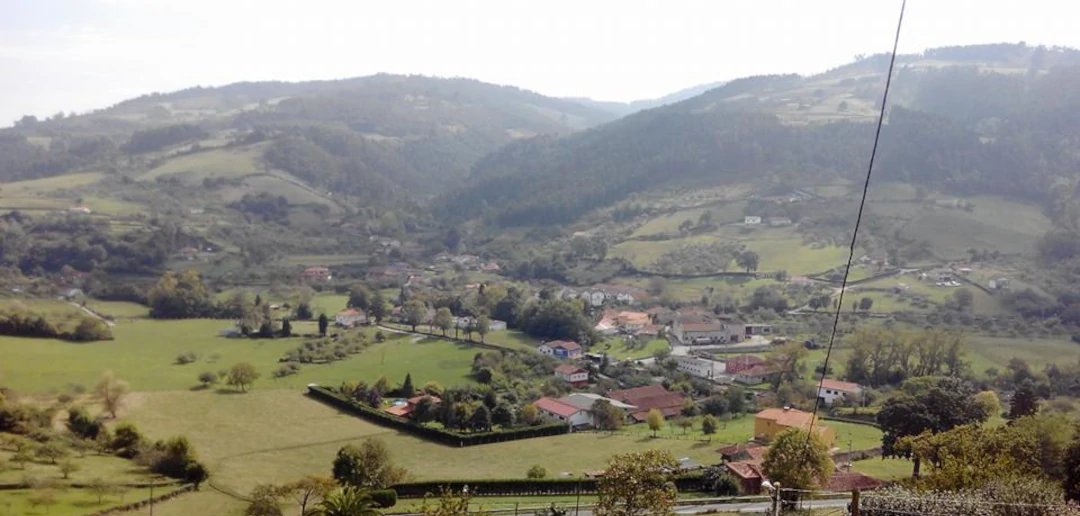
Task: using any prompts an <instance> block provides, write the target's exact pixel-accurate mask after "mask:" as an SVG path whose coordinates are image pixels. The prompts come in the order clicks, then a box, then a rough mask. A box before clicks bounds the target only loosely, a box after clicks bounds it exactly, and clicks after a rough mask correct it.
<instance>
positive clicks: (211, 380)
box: [199, 371, 218, 387]
mask: <svg viewBox="0 0 1080 516" xmlns="http://www.w3.org/2000/svg"><path fill="white" fill-rule="evenodd" d="M217 381H218V375H217V373H214V372H211V371H204V372H202V373H199V383H201V384H202V385H203V387H210V386H211V385H213V384H215V383H217Z"/></svg>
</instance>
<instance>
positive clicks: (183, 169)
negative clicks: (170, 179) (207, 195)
mask: <svg viewBox="0 0 1080 516" xmlns="http://www.w3.org/2000/svg"><path fill="white" fill-rule="evenodd" d="M262 152H263V146H262V145H252V146H249V147H240V148H235V149H215V150H211V151H206V152H199V153H195V154H188V155H186V156H178V157H175V158H171V159H169V160H168V161H166V162H165V163H164V164H162V165H161V166H159V167H157V168H154V169H152V170H150V171H148V172H146V173H144V174H142V175H140V176H139V180H140V181H154V180H156V179H157V178H159V177H166V176H179V178H180V179H182V180H183V181H184V182H187V183H191V184H194V183H198V182H200V181H202V180H203V179H204V178H212V177H225V178H229V177H242V176H247V175H251V174H257V173H259V172H261V170H260V167H259V165H258V159H259V158H260V157H261V156H262Z"/></svg>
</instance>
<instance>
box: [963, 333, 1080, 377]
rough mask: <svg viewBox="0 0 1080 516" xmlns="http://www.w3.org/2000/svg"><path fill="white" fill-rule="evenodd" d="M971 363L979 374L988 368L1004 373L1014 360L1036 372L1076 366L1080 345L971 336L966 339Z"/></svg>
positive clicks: (1053, 340)
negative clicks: (1053, 366) (1053, 365)
mask: <svg viewBox="0 0 1080 516" xmlns="http://www.w3.org/2000/svg"><path fill="white" fill-rule="evenodd" d="M964 342H965V344H966V346H965V347H966V349H967V352H968V353H967V357H966V358H967V360H969V361H971V368H972V370H973V371H974V372H975V373H977V374H982V373H983V371H985V370H986V368H988V367H996V368H998V369H999V370H1002V369H1004V368H1005V366H1007V365H1008V364H1009V360H1011V359H1012V358H1013V357H1017V358H1022V359H1024V360H1025V361H1027V362H1028V363H1029V364H1031V367H1032V368H1034V369H1039V370H1041V369H1042V367H1043V366H1046V365H1049V364H1051V363H1075V362H1076V360H1077V357H1080V344H1077V343H1075V342H1071V341H1069V340H1065V339H1027V338H1006V337H986V336H982V335H967V336H965V338H964Z"/></svg>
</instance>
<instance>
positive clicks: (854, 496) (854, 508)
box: [851, 489, 859, 516]
mask: <svg viewBox="0 0 1080 516" xmlns="http://www.w3.org/2000/svg"><path fill="white" fill-rule="evenodd" d="M851 516H859V490H858V489H855V490H854V491H852V492H851Z"/></svg>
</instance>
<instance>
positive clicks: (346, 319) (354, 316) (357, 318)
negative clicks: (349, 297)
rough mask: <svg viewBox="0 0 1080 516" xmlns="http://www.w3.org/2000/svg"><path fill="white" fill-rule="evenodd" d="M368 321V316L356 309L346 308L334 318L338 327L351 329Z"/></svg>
mask: <svg viewBox="0 0 1080 516" xmlns="http://www.w3.org/2000/svg"><path fill="white" fill-rule="evenodd" d="M367 320H368V318H367V314H365V313H364V312H363V311H362V310H357V309H355V308H346V309H344V310H342V311H340V312H338V313H337V315H335V316H334V323H336V324H337V325H338V326H344V327H346V328H351V327H353V326H356V325H357V324H364V323H366V322H367Z"/></svg>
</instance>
